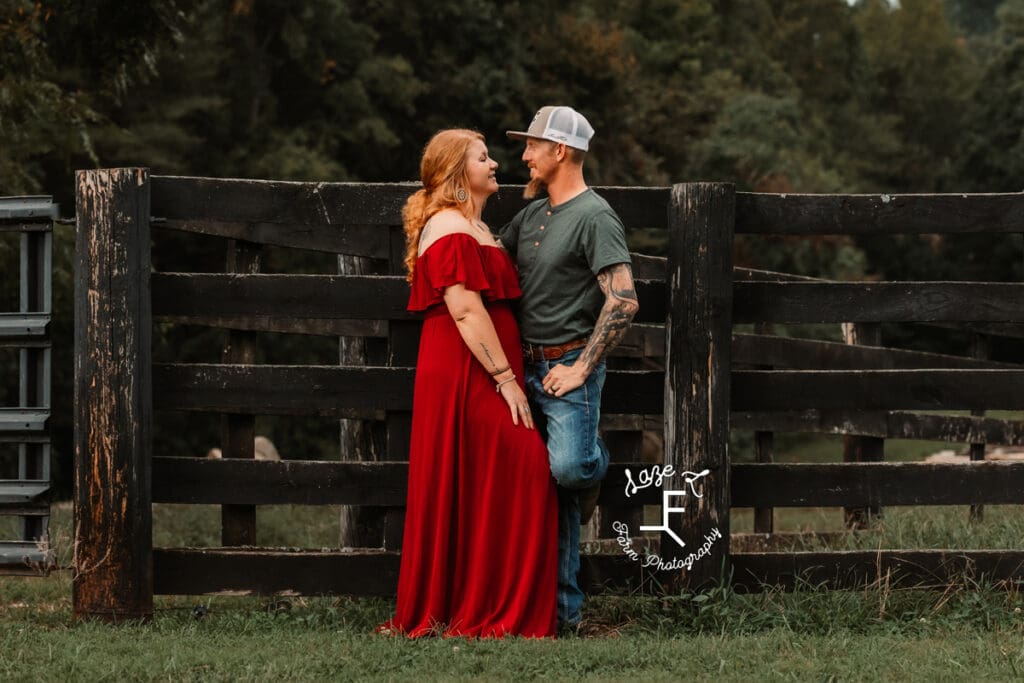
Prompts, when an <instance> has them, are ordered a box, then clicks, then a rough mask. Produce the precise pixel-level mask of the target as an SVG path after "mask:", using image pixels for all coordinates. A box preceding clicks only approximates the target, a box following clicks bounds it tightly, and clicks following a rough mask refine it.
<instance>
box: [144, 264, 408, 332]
mask: <svg viewBox="0 0 1024 683" xmlns="http://www.w3.org/2000/svg"><path fill="white" fill-rule="evenodd" d="M408 303H409V285H408V283H406V282H405V280H404V278H401V277H394V276H388V275H266V274H264V275H230V274H220V273H215V274H185V273H154V274H153V313H154V315H156V316H158V317H164V316H174V317H176V318H177V319H179V320H185V321H189V322H191V320H190V318H193V317H196V316H198V317H215V318H240V317H242V316H246V317H250V316H251V317H254V318H276V319H287V318H304V319H317V318H323V319H331V318H346V319H391V320H414V319H417V317H418V316H417V315H416V314H414V313H409V312H408V311H406V306H407V305H408Z"/></svg>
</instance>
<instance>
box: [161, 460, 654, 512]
mask: <svg viewBox="0 0 1024 683" xmlns="http://www.w3.org/2000/svg"><path fill="white" fill-rule="evenodd" d="M406 457H408V454H406ZM645 466H646V465H645V464H644V463H639V462H619V463H615V464H613V465H610V466H609V468H608V476H607V477H606V479H605V482H604V486H603V487H602V490H601V497H600V499H599V501H600V502H601V503H603V504H609V505H612V504H616V505H622V506H626V507H636V506H642V505H656V504H660V503H661V492H660V491H659V490H657V489H656V488H654V487H651V488H647V489H640V490H639V491H637V492H636V493H633V494H632V495H631V496H628V497H627V496H626V495H625V489H626V481H627V480H626V472H625V470H626V468H632V470H633V472H634V477H635V476H636V475H635V473H636V471H637V470H638V469H639V468H642V467H645ZM408 471H409V463H408V461H407V460H403V461H381V462H362V461H329V462H327V461H312V460H279V461H273V460H244V459H235V460H228V459H218V460H215V459H206V458H168V457H157V458H153V501H154V502H157V503H178V504H189V505H369V506H396V507H405V501H406V499H405V495H406V484H407V480H408Z"/></svg>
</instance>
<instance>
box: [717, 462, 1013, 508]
mask: <svg viewBox="0 0 1024 683" xmlns="http://www.w3.org/2000/svg"><path fill="white" fill-rule="evenodd" d="M732 502H733V505H734V506H736V507H755V506H760V505H771V506H777V507H839V506H845V507H855V506H877V505H970V504H971V503H992V504H1018V503H1024V464H1022V463H1017V462H998V461H988V462H968V463H963V464H948V463H923V462H844V463H813V464H812V463H772V464H763V465H762V464H754V463H745V464H735V465H733V466H732Z"/></svg>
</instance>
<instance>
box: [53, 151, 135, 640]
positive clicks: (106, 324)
mask: <svg viewBox="0 0 1024 683" xmlns="http://www.w3.org/2000/svg"><path fill="white" fill-rule="evenodd" d="M76 183H77V185H76V192H75V197H76V208H77V216H78V226H77V230H76V238H75V291H76V294H77V295H76V296H75V392H74V394H75V395H74V405H75V413H76V414H75V458H74V467H75V544H74V547H75V557H74V565H75V567H76V569H77V571H76V572H75V576H74V580H73V582H72V595H73V603H74V615H75V617H76V618H92V617H96V618H99V619H103V620H108V621H117V620H124V619H148V618H150V617H152V615H153V584H152V512H151V507H152V505H151V502H150V455H151V447H152V446H151V441H150V440H151V438H152V405H151V396H152V393H153V392H152V386H153V385H152V381H151V375H150V367H151V363H152V360H151V359H152V357H151V348H152V343H151V340H150V337H151V331H152V326H153V323H152V318H151V314H150V296H149V295H150V291H149V277H150V231H149V217H150V184H149V172H148V171H147V170H146V169H142V168H120V169H98V170H90V171H79V172H78V173H77V175H76Z"/></svg>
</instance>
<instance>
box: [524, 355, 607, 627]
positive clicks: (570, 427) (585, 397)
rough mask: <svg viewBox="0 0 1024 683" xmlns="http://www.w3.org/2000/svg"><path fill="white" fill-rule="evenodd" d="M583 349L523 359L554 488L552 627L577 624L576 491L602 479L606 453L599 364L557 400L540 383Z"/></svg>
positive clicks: (602, 372) (579, 603)
mask: <svg viewBox="0 0 1024 683" xmlns="http://www.w3.org/2000/svg"><path fill="white" fill-rule="evenodd" d="M582 352H583V349H582V348H580V349H573V350H572V351H568V352H567V353H566V354H565V355H563V356H562V357H561V358H559V359H557V360H546V359H545V360H541V361H531V360H529V359H527V360H526V364H525V373H526V378H525V381H526V387H527V393H528V395H529V400H530V408H531V410H532V412H533V418H534V420H535V421H536V424H537V428H538V430H539V431H540V434H541V436H542V437H543V438H544V441H545V442H546V443H547V446H548V458H549V460H550V462H551V474H552V475H553V476H554V478H555V482H556V483H557V484H558V487H559V488H558V623H559V625H560V626H561V625H574V624H576V623H578V622H579V621H580V619H581V616H582V615H581V613H580V610H581V608H582V606H583V591H582V590H580V587H579V583H578V580H579V576H578V575H579V570H580V504H579V491H580V490H581V489H587V488H590V487H591V486H593V485H594V484H596V483H598V482H599V481H601V480H602V479H604V476H605V473H606V472H607V471H608V449H607V447H605V445H604V442H603V441H602V440H601V438H600V437H598V435H597V425H598V422H599V421H600V418H601V390H602V388H604V378H605V363H604V361H602V362H601V363H599V364H598V366H597V367H596V368H594V371H593V372H591V373H590V376H588V377H587V380H586V381H585V382H584V383H583V385H582V386H580V387H578V388H576V389H574V390H573V391H570V392H569V393H567V394H565V395H564V396H561V397H555V396H552V395H551V394H545V393H544V387H543V385H542V382H543V380H544V377H545V376H546V375H547V374H548V371H549V370H550V369H551V368H552V367H554V366H555V365H569V366H571V365H572V364H573V363H575V362H576V359H577V358H579V355H580V353H582Z"/></svg>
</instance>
